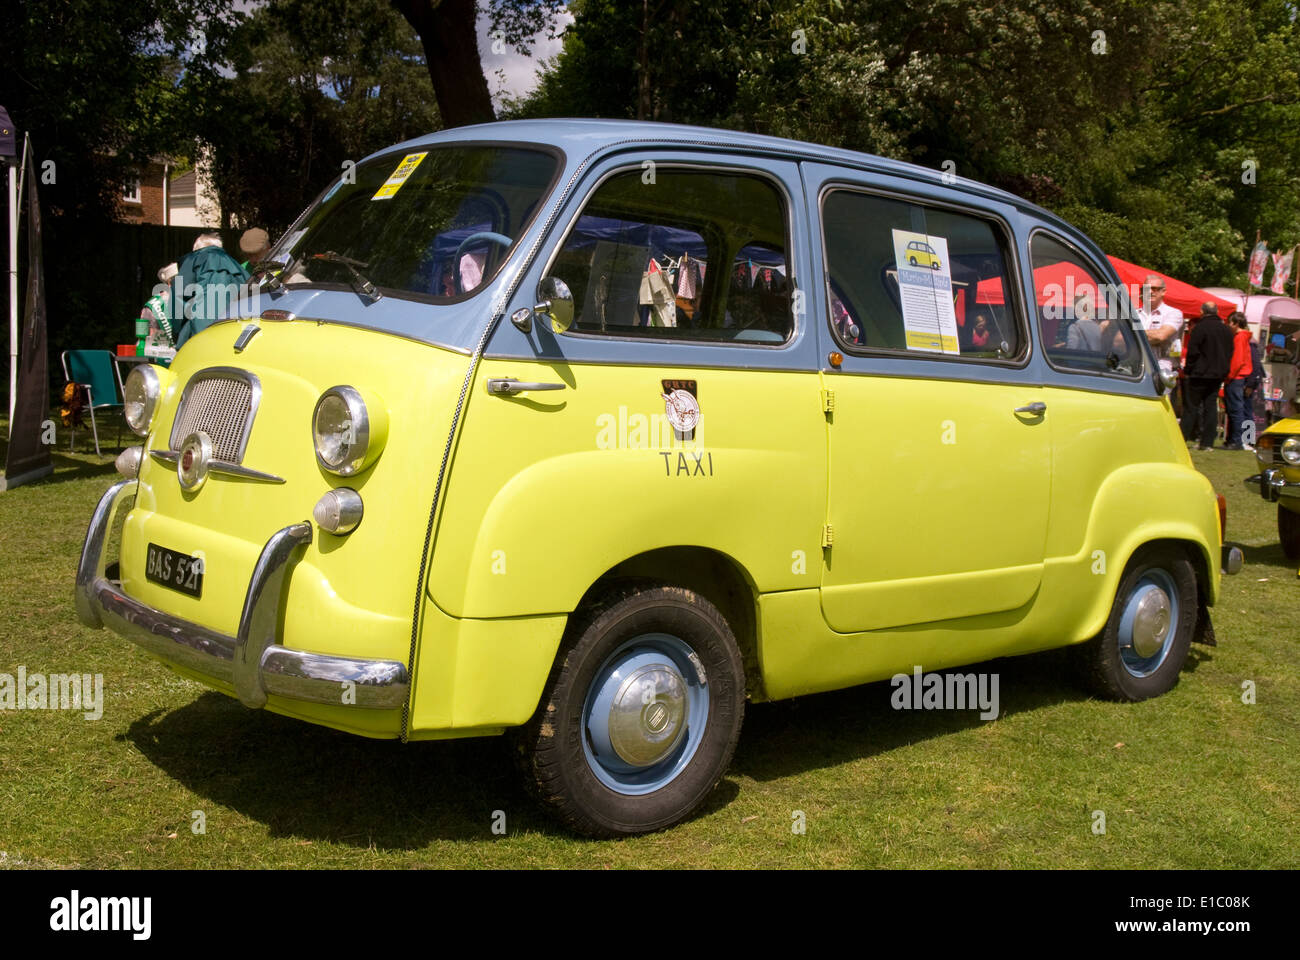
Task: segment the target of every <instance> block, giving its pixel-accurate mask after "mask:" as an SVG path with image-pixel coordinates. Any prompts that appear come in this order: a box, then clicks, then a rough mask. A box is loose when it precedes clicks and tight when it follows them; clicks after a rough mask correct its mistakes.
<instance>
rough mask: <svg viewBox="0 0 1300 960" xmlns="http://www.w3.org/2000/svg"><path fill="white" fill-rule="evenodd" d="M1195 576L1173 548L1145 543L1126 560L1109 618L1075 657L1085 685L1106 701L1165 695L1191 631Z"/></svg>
mask: <svg viewBox="0 0 1300 960" xmlns="http://www.w3.org/2000/svg"><path fill="white" fill-rule="evenodd" d="M1196 615H1197V605H1196V571H1195V569H1193V567H1192V564H1191V562H1190V561H1189V560H1188V559H1187V557H1186V556H1185V555H1184V554H1183V552H1182V551H1181V550H1179V549H1177V548H1176V547H1173V546H1170V545H1167V544H1150V545H1148V546H1145V547H1143V548H1142V549H1140V550H1138V551H1137V553H1135V554H1134V555H1133V559H1132V560H1131V561H1129V565H1128V567H1127V568H1126V569H1125V571H1124V576H1123V578H1121V580H1120V585H1119V590H1118V591H1117V592H1116V594H1115V603H1114V605H1113V606H1112V607H1111V611H1110V617H1109V618H1108V619H1107V621H1106V626H1105V628H1104V629H1103V630H1102V631H1101V633H1099V634H1098V635H1097V636H1095V637H1093V638H1092V639H1091V640H1089V641H1088V642H1087V643H1085V644H1083V645H1082V646H1081V647H1080V649H1079V652H1078V656H1079V657H1080V658H1081V660H1082V666H1083V672H1084V675H1085V678H1086V679H1087V680H1088V682H1089V685H1090V686H1091V687H1092V688H1093V689H1094V690H1095V691H1096V692H1097V693H1098V694H1100V695H1101V696H1104V697H1106V698H1108V699H1111V700H1146V699H1147V698H1149V697H1156V696H1159V695H1160V694H1162V693H1164V692H1165V691H1167V690H1169V689H1170V688H1171V687H1173V685H1174V684H1175V683H1177V682H1178V674H1179V671H1181V670H1182V668H1183V663H1184V662H1185V661H1186V659H1187V650H1188V647H1189V646H1190V644H1191V641H1192V633H1193V631H1194V629H1195V627H1196Z"/></svg>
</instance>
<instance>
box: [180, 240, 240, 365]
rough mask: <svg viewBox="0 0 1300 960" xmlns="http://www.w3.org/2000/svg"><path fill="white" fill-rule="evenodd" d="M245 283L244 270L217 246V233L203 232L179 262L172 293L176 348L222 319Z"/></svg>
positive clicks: (219, 243) (218, 242) (219, 241)
mask: <svg viewBox="0 0 1300 960" xmlns="http://www.w3.org/2000/svg"><path fill="white" fill-rule="evenodd" d="M247 283H248V271H247V270H245V269H244V268H243V267H241V266H240V265H239V262H238V261H237V260H236V259H235V258H234V257H232V256H231V255H230V254H228V253H226V251H225V250H223V249H221V236H220V234H217V233H204V234H201V235H200V236H199V238H198V239H197V240H195V241H194V250H193V251H192V252H191V253H187V254H186V255H185V257H184V259H182V260H181V262H180V272H179V273H178V274H177V276H176V280H175V281H174V285H173V288H172V289H173V291H174V292H173V294H172V304H173V305H174V306H173V310H172V315H173V316H172V320H173V326H175V324H176V323H177V322H179V323H180V330H179V331H178V333H177V335H176V347H177V349H179V348H181V347H182V346H184V345H185V341H186V340H188V339H189V338H190V337H192V336H194V334H196V333H198V332H199V331H200V330H203V329H206V328H207V327H209V326H210V325H211V324H212V323H214V322H215V321H217V320H220V319H222V318H224V317H225V316H226V314H227V312H228V311H229V310H230V309H231V308H232V307H233V306H234V305H235V303H236V302H237V301H238V300H239V296H240V293H241V292H242V289H241V288H243V287H244V285H245V284H247Z"/></svg>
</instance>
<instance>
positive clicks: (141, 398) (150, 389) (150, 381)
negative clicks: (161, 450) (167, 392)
mask: <svg viewBox="0 0 1300 960" xmlns="http://www.w3.org/2000/svg"><path fill="white" fill-rule="evenodd" d="M160 396H162V381H161V380H160V379H159V378H158V371H157V370H156V369H154V366H153V364H149V363H137V364H136V365H135V369H133V370H132V371H131V373H130V375H129V376H128V377H127V378H126V383H124V384H123V385H122V402H123V405H124V408H125V410H124V412H125V414H126V425H127V426H128V427H130V428H131V429H132V431H134V432H135V433H138V434H139V435H140V436H142V437H143V436H146V435H147V434H148V433H149V424H150V423H152V422H153V415H154V411H155V410H157V409H158V398H159V397H160Z"/></svg>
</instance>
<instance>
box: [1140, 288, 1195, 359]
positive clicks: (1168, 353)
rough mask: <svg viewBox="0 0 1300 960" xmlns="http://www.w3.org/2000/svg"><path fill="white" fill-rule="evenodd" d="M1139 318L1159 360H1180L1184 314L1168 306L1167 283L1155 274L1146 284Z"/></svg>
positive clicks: (1143, 289)
mask: <svg viewBox="0 0 1300 960" xmlns="http://www.w3.org/2000/svg"><path fill="white" fill-rule="evenodd" d="M1142 301H1143V303H1142V307H1141V308H1139V309H1138V317H1139V319H1141V321H1142V327H1143V329H1144V330H1145V331H1146V335H1147V341H1148V342H1149V343H1150V344H1151V349H1152V350H1153V351H1154V352H1155V355H1156V356H1157V357H1178V356H1181V354H1182V346H1183V324H1184V323H1185V321H1184V319H1183V312H1182V311H1181V310H1179V309H1178V308H1177V307H1171V306H1169V304H1167V303H1165V282H1164V280H1162V279H1160V277H1158V276H1156V275H1155V274H1151V275H1150V276H1148V277H1147V278H1146V282H1145V283H1143V284H1142Z"/></svg>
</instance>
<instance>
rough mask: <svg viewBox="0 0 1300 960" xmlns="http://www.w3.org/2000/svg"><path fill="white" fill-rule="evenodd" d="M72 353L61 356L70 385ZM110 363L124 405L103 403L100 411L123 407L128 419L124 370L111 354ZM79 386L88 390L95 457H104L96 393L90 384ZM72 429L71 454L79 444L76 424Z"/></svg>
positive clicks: (119, 436) (119, 440)
mask: <svg viewBox="0 0 1300 960" xmlns="http://www.w3.org/2000/svg"><path fill="white" fill-rule="evenodd" d="M71 352H72V351H71V350H64V351H63V353H62V354H60V355H59V358H60V360H61V361H62V363H63V379H64V380H66V381H67V382H68V383H72V382H73V379H72V376H71V374H69V373H68V354H69V353H71ZM104 352H105V353H109V352H108V351H107V350H105V351H104ZM109 363H111V364H112V365H113V376H114V378H115V379H116V380H117V395H118V396H119V397H121V398H122V403H120V404H118V403H101V404H100V405H99V409H100V410H111V409H112V408H113V407H118V406H121V407H122V408H123V412H122V416H123V418H125V417H126V409H125V403H126V385H125V384H124V383H123V382H122V368H121V366H120V365H119V364H118V362H117V358H116V357H114V356H113V355H112V354H111V353H109ZM77 386H79V387H85V388H86V400H87V401H88V402H87V404H86V409H87V410H89V411H90V432H91V433H92V434H93V435H94V438H95V456H97V457H102V456H103V454H102V453H100V452H99V426H98V424H97V423H96V422H95V395H94V391H93V390H92V389H91V386H90V384H88V383H78V384H77ZM71 429H72V435H71V437H69V439H68V452H69V453H70V452H72V448H73V446H74V444H75V443H76V442H77V427H76V424H75V423H74V424H73V426H72V428H71ZM121 445H122V423H121V421H120V420H119V421H118V424H117V446H119V447H120V446H121Z"/></svg>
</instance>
